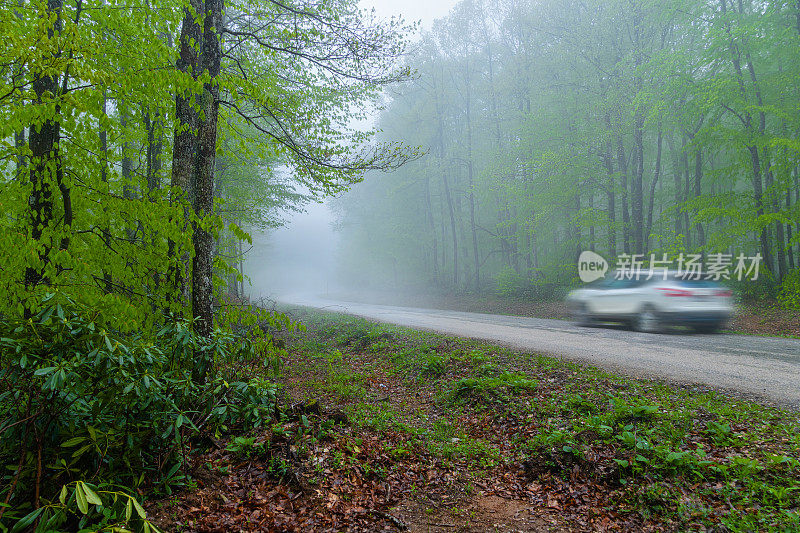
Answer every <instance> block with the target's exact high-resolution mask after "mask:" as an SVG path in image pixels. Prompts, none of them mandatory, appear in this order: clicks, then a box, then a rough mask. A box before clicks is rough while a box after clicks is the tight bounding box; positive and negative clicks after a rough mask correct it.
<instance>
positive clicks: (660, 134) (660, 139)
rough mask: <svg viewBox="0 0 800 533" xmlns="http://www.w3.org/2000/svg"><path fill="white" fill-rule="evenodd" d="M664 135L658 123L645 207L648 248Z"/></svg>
mask: <svg viewBox="0 0 800 533" xmlns="http://www.w3.org/2000/svg"><path fill="white" fill-rule="evenodd" d="M663 140H664V135H663V132H662V130H661V123H660V122H659V123H658V141H657V142H656V170H655V173H654V174H653V181H652V182H651V183H650V199H649V204H648V205H647V231H646V232H645V236H644V238H645V243H646V244H647V246H648V247H650V235H651V234H652V233H653V202H654V201H655V198H656V185H657V184H658V179H659V178H660V177H661V148H662V145H663Z"/></svg>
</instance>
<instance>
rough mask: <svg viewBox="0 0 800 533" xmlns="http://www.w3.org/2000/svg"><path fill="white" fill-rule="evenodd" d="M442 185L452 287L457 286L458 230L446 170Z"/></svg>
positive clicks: (443, 173)
mask: <svg viewBox="0 0 800 533" xmlns="http://www.w3.org/2000/svg"><path fill="white" fill-rule="evenodd" d="M442 185H444V196H445V199H446V200H447V210H448V212H449V214H450V231H451V233H452V234H453V287H454V288H456V287H458V232H457V231H456V217H455V213H454V212H453V211H454V210H453V197H452V195H451V194H450V184H449V183H447V172H442Z"/></svg>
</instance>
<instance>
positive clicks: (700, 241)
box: [694, 148, 706, 255]
mask: <svg viewBox="0 0 800 533" xmlns="http://www.w3.org/2000/svg"><path fill="white" fill-rule="evenodd" d="M702 181H703V153H702V150H701V149H700V148H698V149H697V151H696V152H695V153H694V198H695V200H697V199H698V198H700V196H701V195H702ZM695 211H696V210H695ZM697 245H698V246H700V247H703V246H705V245H706V233H705V230H704V228H703V224H702V223H700V222H697ZM703 254H704V255H705V251H703Z"/></svg>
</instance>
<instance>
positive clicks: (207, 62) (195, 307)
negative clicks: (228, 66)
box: [192, 0, 223, 381]
mask: <svg viewBox="0 0 800 533" xmlns="http://www.w3.org/2000/svg"><path fill="white" fill-rule="evenodd" d="M222 10H223V0H205V16H204V19H203V48H202V50H203V53H202V56H201V61H200V64H201V69H200V71H201V72H203V73H206V72H207V73H208V77H209V79H208V81H207V82H206V83H205V85H204V87H203V94H202V97H201V99H200V109H201V111H202V116H203V120H201V121H200V122H199V123H198V131H197V146H198V153H197V170H196V174H195V176H196V178H195V179H196V181H195V183H196V186H195V197H194V210H195V213H196V215H197V217H198V219H200V220H203V219H204V218H206V217H208V216H210V215H212V214H213V211H214V163H215V162H216V151H217V117H218V114H219V85H218V84H217V81H218V80H217V78H218V76H219V72H220V65H221V61H222V51H221V40H222V25H223V20H222ZM193 240H194V261H193V263H192V313H193V316H194V319H195V323H194V328H195V332H196V333H197V334H199V335H200V336H202V337H206V338H209V337H211V332H212V328H213V325H214V307H213V296H214V294H213V293H214V284H213V276H214V272H213V258H214V240H213V238H212V235H211V232H210V231H208V230H207V229H206V228H204V227H202V225H200V224H198V225H196V226H195V228H194V239H193ZM209 364H210V362H209ZM206 370H208V368H206V367H205V366H204V365H201V368H200V369H199V371H198V372H196V373H195V377H196V378H197V379H198V380H200V381H202V380H204V379H205V371H206Z"/></svg>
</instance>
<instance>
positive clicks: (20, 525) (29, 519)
mask: <svg viewBox="0 0 800 533" xmlns="http://www.w3.org/2000/svg"><path fill="white" fill-rule="evenodd" d="M45 509H46V507H39V508H38V509H35V510H33V511H31V512H30V513H28V514H26V515H25V516H23V517H22V518H20V519H19V521H18V522H17V523H16V524H14V527H13V528H11V533H17V531H23V530H24V529H25V528H27V527H28V526H30V525H31V524H33V522H34V520H36V519H37V518H38V517H39V515H40V514H42V512H44V510H45Z"/></svg>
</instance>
